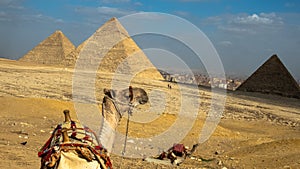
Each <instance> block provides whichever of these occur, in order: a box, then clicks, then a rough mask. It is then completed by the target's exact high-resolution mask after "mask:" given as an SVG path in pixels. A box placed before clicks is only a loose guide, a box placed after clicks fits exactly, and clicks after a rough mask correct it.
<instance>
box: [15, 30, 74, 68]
mask: <svg viewBox="0 0 300 169" xmlns="http://www.w3.org/2000/svg"><path fill="white" fill-rule="evenodd" d="M74 50H75V46H74V45H73V43H72V42H71V41H70V40H69V39H68V38H67V37H66V36H65V35H64V34H63V33H62V32H61V31H55V32H54V33H53V34H52V35H50V36H49V37H47V38H46V39H45V40H43V41H42V42H41V43H39V44H38V45H37V46H36V47H34V48H33V49H32V50H31V51H29V52H28V53H27V54H25V55H24V56H23V57H22V58H20V59H19V60H20V61H25V62H31V63H37V64H46V65H63V63H64V60H65V59H66V56H67V55H68V54H70V53H71V52H72V51H74Z"/></svg>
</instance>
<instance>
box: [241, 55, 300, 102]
mask: <svg viewBox="0 0 300 169" xmlns="http://www.w3.org/2000/svg"><path fill="white" fill-rule="evenodd" d="M236 90H239V91H246V92H260V93H270V94H278V95H282V96H288V97H296V98H300V87H299V85H298V83H297V82H296V80H295V79H294V78H293V76H292V75H291V74H290V73H289V71H288V70H287V68H286V67H285V66H284V65H283V63H282V62H281V61H280V59H279V58H278V56H277V55H273V56H271V57H270V58H269V59H268V60H267V61H266V62H265V63H264V64H263V65H262V66H260V67H259V68H258V69H257V70H256V71H255V72H254V73H253V74H252V75H251V76H250V77H249V78H248V79H247V80H246V81H245V82H244V83H242V84H241V85H240V86H239V87H238V88H237V89H236Z"/></svg>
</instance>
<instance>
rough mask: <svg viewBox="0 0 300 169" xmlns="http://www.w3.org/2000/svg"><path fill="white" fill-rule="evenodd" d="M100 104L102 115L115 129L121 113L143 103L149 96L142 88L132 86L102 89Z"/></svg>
mask: <svg viewBox="0 0 300 169" xmlns="http://www.w3.org/2000/svg"><path fill="white" fill-rule="evenodd" d="M103 92H104V98H103V104H102V108H103V109H102V115H103V117H104V118H105V119H106V120H107V121H108V122H109V124H110V125H111V127H112V128H113V129H115V128H116V127H117V123H118V122H119V121H120V119H121V118H122V116H123V114H124V113H125V112H127V111H129V110H130V108H131V107H135V106H137V105H139V104H145V103H147V102H148V100H149V98H148V95H147V93H146V92H145V90H144V89H142V88H132V87H129V88H128V89H123V90H111V89H104V91H103Z"/></svg>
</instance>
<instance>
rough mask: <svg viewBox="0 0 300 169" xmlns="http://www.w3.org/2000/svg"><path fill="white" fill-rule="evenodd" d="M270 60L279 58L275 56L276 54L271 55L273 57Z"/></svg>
mask: <svg viewBox="0 0 300 169" xmlns="http://www.w3.org/2000/svg"><path fill="white" fill-rule="evenodd" d="M272 58H273V59H275V58H276V59H279V57H278V56H277V54H273V55H272V56H271V57H270V59H272Z"/></svg>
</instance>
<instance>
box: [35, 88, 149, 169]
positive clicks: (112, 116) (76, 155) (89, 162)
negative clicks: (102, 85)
mask: <svg viewBox="0 0 300 169" xmlns="http://www.w3.org/2000/svg"><path fill="white" fill-rule="evenodd" d="M104 94H105V95H104V98H103V101H102V116H103V118H102V119H103V120H104V123H103V126H102V130H101V133H100V139H99V138H97V137H96V134H95V133H94V132H93V131H92V130H91V129H89V128H88V127H86V126H83V125H82V124H80V122H79V121H75V120H72V119H71V117H70V113H69V110H64V115H65V120H64V122H63V123H62V124H59V125H58V126H57V127H56V128H55V129H54V131H53V132H52V135H51V137H50V138H49V139H48V141H47V142H46V143H45V145H44V146H43V147H42V148H41V150H40V151H39V153H38V155H39V157H41V169H68V168H72V169H82V168H86V169H112V163H111V161H110V158H109V153H108V151H107V148H106V147H105V145H108V146H112V144H113V143H110V142H107V141H113V139H114V138H113V137H114V131H115V130H116V127H117V125H118V122H119V121H120V120H121V118H122V116H123V115H124V113H125V112H126V111H128V113H130V112H131V109H132V108H133V107H135V106H137V105H139V104H145V103H147V102H148V96H147V93H146V92H145V91H144V90H143V89H141V88H132V87H131V86H130V87H129V90H128V89H124V90H121V91H116V90H109V89H104ZM107 128H109V130H107ZM104 129H106V130H104ZM102 131H103V132H102ZM108 131H113V132H108ZM105 137H108V139H106V138H105ZM103 138H104V139H103ZM99 140H100V141H99ZM102 142H105V144H102ZM103 145H104V146H103ZM109 148H110V147H109Z"/></svg>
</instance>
